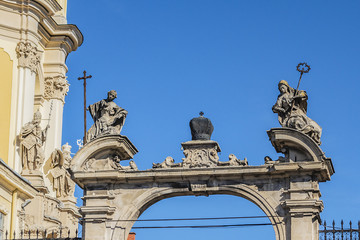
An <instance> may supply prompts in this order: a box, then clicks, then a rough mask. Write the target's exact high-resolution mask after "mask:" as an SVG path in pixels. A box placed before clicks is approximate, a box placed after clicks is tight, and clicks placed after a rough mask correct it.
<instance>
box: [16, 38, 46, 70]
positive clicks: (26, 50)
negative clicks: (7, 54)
mask: <svg viewBox="0 0 360 240" xmlns="http://www.w3.org/2000/svg"><path fill="white" fill-rule="evenodd" d="M16 53H17V57H18V59H19V67H24V68H29V69H30V70H31V71H32V72H34V73H36V71H37V66H38V64H39V63H40V54H39V51H38V50H37V48H36V47H35V46H33V45H32V44H31V43H30V42H19V43H18V45H17V46H16Z"/></svg>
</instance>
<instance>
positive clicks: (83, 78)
mask: <svg viewBox="0 0 360 240" xmlns="http://www.w3.org/2000/svg"><path fill="white" fill-rule="evenodd" d="M87 78H92V76H91V75H89V76H86V71H84V76H83V77H79V78H78V80H84V140H83V144H84V145H85V143H86V79H87Z"/></svg>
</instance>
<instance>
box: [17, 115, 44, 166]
mask: <svg viewBox="0 0 360 240" xmlns="http://www.w3.org/2000/svg"><path fill="white" fill-rule="evenodd" d="M40 122H41V113H40V112H39V111H37V112H36V113H35V114H34V118H33V120H32V121H31V122H29V123H27V124H26V125H25V126H24V127H22V129H21V130H20V136H19V139H20V147H21V159H22V165H23V172H29V173H31V172H32V171H34V170H38V169H39V168H40V166H41V164H42V163H43V162H44V150H43V149H42V146H43V144H44V142H45V140H46V132H47V129H48V128H49V125H48V126H47V127H46V128H45V129H44V130H41V127H40Z"/></svg>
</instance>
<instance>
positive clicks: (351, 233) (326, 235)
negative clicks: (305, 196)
mask: <svg viewBox="0 0 360 240" xmlns="http://www.w3.org/2000/svg"><path fill="white" fill-rule="evenodd" d="M357 225H358V226H357V229H356V228H353V225H352V222H351V221H350V223H349V227H348V228H344V221H343V220H341V223H340V227H336V226H335V221H333V222H332V226H328V225H327V224H326V221H324V224H323V225H322V227H323V230H319V240H360V221H359V222H358V224H357Z"/></svg>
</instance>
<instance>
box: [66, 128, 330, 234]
mask: <svg viewBox="0 0 360 240" xmlns="http://www.w3.org/2000/svg"><path fill="white" fill-rule="evenodd" d="M268 134H269V136H270V140H271V142H272V144H273V145H274V146H275V148H276V149H277V150H281V151H282V152H284V153H285V157H284V158H282V159H281V160H280V159H279V160H276V161H272V160H268V161H267V164H265V165H261V166H248V165H246V163H245V160H238V159H237V158H236V157H235V156H234V155H233V156H230V159H229V161H228V162H225V163H226V164H225V166H218V165H219V163H220V165H221V164H224V162H219V161H218V157H217V158H216V157H215V158H214V157H213V158H212V159H210V157H209V151H210V150H209V149H213V150H215V153H216V156H217V151H219V150H220V148H218V149H217V146H218V145H217V143H216V142H214V141H205V142H204V141H201V142H203V144H199V143H198V142H200V141H190V142H186V143H183V147H184V150H185V149H187V150H189V149H191V150H196V151H197V150H200V149H201V148H203V149H205V151H204V152H206V154H204V155H203V154H199V155H195V156H194V159H195V160H196V161H193V160H194V159H193V157H192V156H191V157H190V156H189V155H188V156H186V157H185V159H187V158H188V159H187V160H186V161H188V162H187V164H188V167H183V166H181V165H182V164H184V163H185V162H186V161H185V160H184V162H183V163H182V164H180V163H179V164H177V163H174V160H173V159H172V158H171V157H168V158H166V160H165V161H164V162H163V163H161V164H159V165H156V168H153V169H150V170H146V171H121V170H119V169H108V170H102V169H95V170H94V171H93V172H87V171H85V170H84V169H83V168H82V167H81V166H82V163H84V162H85V160H86V159H88V158H89V157H90V158H91V157H92V156H96V155H97V154H99V153H100V152H103V151H105V150H106V149H107V150H106V151H108V152H114V151H116V150H119V148H121V147H119V145H118V141H119V139H117V138H111V139H110V138H109V139H107V140H104V142H106V144H100V143H101V142H99V144H98V147H95V145H94V147H91V148H89V149H85V150H84V152H83V153H81V152H80V154H79V155H78V154H77V156H75V157H74V159H75V158H76V163H75V165H74V166H77V167H74V168H73V178H74V180H75V181H76V182H77V183H78V184H79V185H80V186H81V187H82V188H84V190H85V191H84V206H83V207H81V213H82V215H83V218H84V225H83V229H84V232H83V233H84V235H83V236H84V237H85V239H92V240H96V239H105V240H109V239H126V236H127V235H128V233H129V231H130V229H131V227H132V225H133V223H134V222H135V221H136V219H137V218H138V217H139V216H140V215H141V213H142V212H143V211H145V210H146V209H147V208H148V207H149V206H151V205H152V204H154V203H156V202H158V201H160V200H162V199H165V198H170V197H175V196H187V195H194V196H199V195H204V196H208V195H212V194H230V195H235V196H239V197H243V198H246V199H248V200H250V201H252V202H253V203H254V204H256V205H257V206H258V207H259V208H261V209H262V210H263V211H264V213H265V214H266V215H267V216H268V217H269V220H270V221H271V222H272V223H273V227H274V231H275V236H276V239H277V240H305V239H306V240H318V221H319V213H320V212H321V211H322V209H323V204H322V201H321V200H320V199H319V198H320V190H319V184H318V182H320V181H328V180H330V177H331V175H332V173H333V172H334V171H333V168H332V165H331V160H330V159H329V158H326V157H325V155H324V154H322V155H321V154H320V155H319V153H320V152H321V153H322V151H321V149H320V148H319V147H318V145H317V144H316V143H315V142H314V141H313V140H312V139H310V137H309V136H307V135H305V134H303V133H301V132H299V131H296V130H294V129H287V128H281V129H271V130H270V131H268ZM99 140H100V139H99ZM95 141H97V140H95ZM194 143H196V145H194ZM90 144H91V143H90ZM184 144H185V145H184ZM112 146H116V147H112ZM86 147H87V146H85V147H84V148H86ZM109 148H113V149H112V150H109ZM88 151H89V153H86V152H88ZM91 151H92V152H91ZM196 151H195V152H196ZM100 155H101V154H100ZM294 156H297V158H296V160H295V159H294ZM200 157H201V160H199V158H200ZM298 157H299V159H298ZM204 159H206V160H205V161H204ZM209 162H210V163H209ZM209 164H210V166H208V165H209ZM204 165H205V167H203V166H204ZM190 166H194V167H190ZM198 166H201V167H198ZM124 219H126V220H133V221H119V220H124ZM94 229H96V231H95V230H94ZM300 232H301V234H300Z"/></svg>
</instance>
